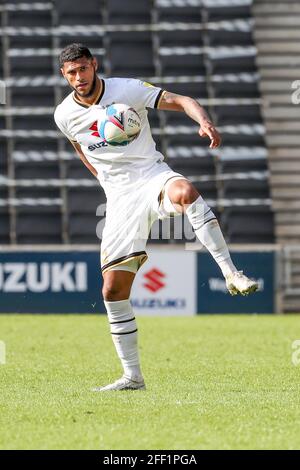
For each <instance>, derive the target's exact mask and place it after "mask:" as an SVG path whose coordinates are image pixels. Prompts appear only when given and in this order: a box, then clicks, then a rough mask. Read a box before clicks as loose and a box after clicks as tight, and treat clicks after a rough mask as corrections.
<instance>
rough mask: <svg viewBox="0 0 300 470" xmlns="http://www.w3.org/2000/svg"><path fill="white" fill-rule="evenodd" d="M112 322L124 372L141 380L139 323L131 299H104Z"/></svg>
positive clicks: (111, 325) (112, 331) (114, 338)
mask: <svg viewBox="0 0 300 470" xmlns="http://www.w3.org/2000/svg"><path fill="white" fill-rule="evenodd" d="M104 305H105V307H106V310H107V315H108V320H109V323H110V332H111V334H112V340H113V342H114V345H115V348H116V351H117V354H118V356H119V359H120V361H121V363H122V366H123V369H124V374H125V375H126V377H129V378H131V379H137V380H140V379H141V378H142V372H141V368H140V361H139V353H138V342H137V324H136V321H135V317H134V313H133V311H132V307H131V304H130V301H129V299H127V300H118V301H115V302H108V301H104Z"/></svg>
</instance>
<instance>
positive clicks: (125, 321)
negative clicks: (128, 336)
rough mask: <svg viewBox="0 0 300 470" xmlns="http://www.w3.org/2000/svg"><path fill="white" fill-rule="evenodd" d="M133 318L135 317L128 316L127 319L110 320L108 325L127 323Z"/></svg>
mask: <svg viewBox="0 0 300 470" xmlns="http://www.w3.org/2000/svg"><path fill="white" fill-rule="evenodd" d="M133 320H135V317H133V318H129V320H120V321H110V322H109V324H110V325H116V324H117V323H128V322H129V321H133Z"/></svg>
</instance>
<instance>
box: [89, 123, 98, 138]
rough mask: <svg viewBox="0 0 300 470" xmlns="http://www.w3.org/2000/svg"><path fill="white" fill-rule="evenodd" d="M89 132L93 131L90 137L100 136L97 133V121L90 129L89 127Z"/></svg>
mask: <svg viewBox="0 0 300 470" xmlns="http://www.w3.org/2000/svg"><path fill="white" fill-rule="evenodd" d="M89 130H90V131H93V132H92V135H93V136H95V137H100V134H99V132H98V126H97V121H95V122H94V123H93V124H92V125H91V127H89Z"/></svg>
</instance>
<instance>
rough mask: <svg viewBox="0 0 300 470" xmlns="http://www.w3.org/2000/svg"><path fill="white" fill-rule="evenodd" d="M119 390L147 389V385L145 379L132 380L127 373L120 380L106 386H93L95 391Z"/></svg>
mask: <svg viewBox="0 0 300 470" xmlns="http://www.w3.org/2000/svg"><path fill="white" fill-rule="evenodd" d="M118 390H146V385H145V382H144V379H143V378H141V379H140V380H138V381H137V380H132V379H130V378H128V377H126V376H125V375H123V377H121V378H120V379H119V380H116V382H114V383H112V384H108V385H106V386H105V387H96V388H93V390H92V391H93V392H112V391H118Z"/></svg>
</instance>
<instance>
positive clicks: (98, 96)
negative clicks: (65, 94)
mask: <svg viewBox="0 0 300 470" xmlns="http://www.w3.org/2000/svg"><path fill="white" fill-rule="evenodd" d="M100 82H101V87H100V90H99V93H98V95H97V97H96V99H95V101H94V103H92V104H84V103H82V102H81V101H79V100H78V99H77V98H76V96H75V91H73V95H72V96H73V100H74V101H75V102H76V103H77V104H79V105H80V106H82V107H83V108H90V107H91V106H94V105H95V104H99V103H100V101H101V99H102V96H103V95H104V92H105V81H104V80H103V78H100Z"/></svg>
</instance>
